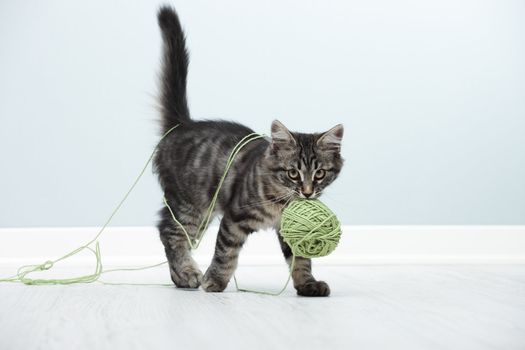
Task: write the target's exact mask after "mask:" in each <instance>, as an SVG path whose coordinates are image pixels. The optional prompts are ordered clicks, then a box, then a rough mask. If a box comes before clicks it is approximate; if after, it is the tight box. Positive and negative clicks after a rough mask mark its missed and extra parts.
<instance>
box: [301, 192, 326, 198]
mask: <svg viewBox="0 0 525 350" xmlns="http://www.w3.org/2000/svg"><path fill="white" fill-rule="evenodd" d="M298 194H299V198H304V199H315V198H318V197H319V196H320V195H321V192H317V191H312V192H303V191H299V192H298Z"/></svg>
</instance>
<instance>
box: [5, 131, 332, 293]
mask: <svg viewBox="0 0 525 350" xmlns="http://www.w3.org/2000/svg"><path fill="white" fill-rule="evenodd" d="M178 126H179V124H178V125H175V126H174V127H172V128H171V129H169V130H168V131H167V132H166V133H165V134H164V135H163V136H162V137H161V139H160V140H159V142H158V143H157V145H156V146H155V148H154V149H153V152H152V153H151V155H150V157H149V158H148V161H147V162H146V164H145V165H144V167H143V168H142V170H141V171H140V173H139V175H138V176H137V178H136V179H135V181H134V182H133V184H132V185H131V187H130V188H129V190H128V191H127V192H126V194H125V195H124V197H123V198H122V199H121V200H120V202H119V204H118V205H117V206H116V207H115V209H114V210H113V212H112V213H111V215H110V216H109V218H108V219H107V220H106V222H105V223H104V225H103V226H102V228H101V229H100V230H99V231H98V233H97V234H96V235H95V236H94V237H93V238H92V239H91V240H89V241H88V242H87V243H85V244H84V245H82V246H80V247H78V248H76V249H74V250H72V251H71V252H69V253H67V254H65V255H63V256H62V257H60V258H57V259H55V260H47V261H45V262H43V263H42V264H36V265H24V266H21V267H19V268H18V270H17V273H16V275H13V276H11V277H7V278H2V279H0V282H19V283H24V284H27V285H50V284H62V285H67V284H74V283H92V282H99V283H103V284H108V285H134V286H141V285H155V286H173V285H172V284H157V283H125V282H122V283H119V282H105V281H102V280H100V276H101V275H102V274H104V273H110V272H116V271H138V270H145V269H150V268H154V267H157V266H161V265H164V264H166V263H167V261H164V262H161V263H157V264H154V265H147V266H141V267H129V268H116V269H109V270H104V268H103V266H102V257H101V254H100V245H99V242H98V241H97V239H98V238H99V237H100V235H101V234H102V233H103V232H104V231H105V229H106V228H107V226H108V225H109V224H110V223H111V221H112V219H113V217H114V216H115V215H116V214H117V212H118V211H119V210H120V208H121V207H122V205H123V204H124V202H125V201H126V200H127V198H128V197H129V195H130V194H131V192H132V191H133V189H134V188H135V186H136V185H137V183H138V182H139V180H140V179H141V178H142V176H143V175H144V172H145V171H146V169H147V167H148V166H149V164H150V163H151V161H152V159H153V157H154V155H155V152H156V151H157V148H158V147H159V145H160V143H161V142H162V140H163V139H164V138H165V137H166V136H168V134H170V133H171V132H172V131H173V130H174V129H176V128H177V127H178ZM262 137H264V135H260V134H256V133H252V134H249V135H246V136H245V137H244V138H243V139H241V140H240V141H239V142H238V143H237V144H236V145H235V147H234V148H233V149H232V151H231V153H230V155H229V157H228V160H227V162H226V167H225V169H224V173H223V174H222V176H221V179H220V181H219V184H218V186H217V189H216V191H215V193H214V195H213V197H212V199H211V201H210V204H209V206H208V209H207V210H206V215H205V216H204V218H203V220H202V222H201V223H200V225H199V227H198V229H197V233H196V235H195V236H196V237H195V238H193V239H192V238H191V237H190V235H189V234H188V232H187V231H186V228H185V227H184V226H183V225H182V224H181V223H180V222H179V221H178V220H177V218H176V217H175V215H174V213H173V211H172V209H171V207H170V206H169V204H168V201H167V200H166V198H165V197H163V201H164V204H165V205H166V207H167V208H168V210H169V212H170V214H171V217H172V219H173V221H174V222H175V223H176V224H177V225H179V227H180V228H181V230H182V231H183V232H184V234H185V235H186V238H187V239H188V242H189V245H190V247H191V249H192V250H195V249H197V248H198V247H199V245H200V243H201V241H202V238H203V236H204V233H205V232H206V230H207V229H208V225H209V223H210V220H211V217H212V216H213V211H214V209H215V205H216V202H217V199H218V197H219V192H220V190H221V188H222V185H223V183H224V181H225V179H226V177H227V175H228V172H229V170H230V168H231V166H232V164H233V163H234V161H235V158H236V157H237V154H238V153H239V152H240V151H241V149H242V148H243V147H244V146H246V145H247V144H249V143H250V142H252V141H254V140H257V139H259V138H262ZM280 234H281V235H282V237H283V240H284V241H285V242H286V243H287V244H288V245H289V246H290V248H291V250H292V261H291V263H290V267H289V275H288V279H287V281H286V283H285V285H284V286H283V288H282V289H281V290H280V291H278V292H268V291H259V290H251V289H245V288H241V287H239V284H238V282H237V278H236V277H235V276H234V277H233V279H234V282H235V287H236V289H237V291H240V292H252V293H258V294H264V295H274V296H276V295H280V294H282V293H283V292H284V291H285V290H286V287H287V286H288V284H289V282H290V279H291V277H292V271H293V269H294V266H295V257H296V256H301V257H307V258H312V257H320V256H325V255H328V254H330V253H331V252H332V251H333V250H334V249H335V248H336V246H337V243H338V242H339V238H340V236H341V226H340V223H339V221H338V220H337V218H336V216H335V214H334V213H332V212H331V211H330V209H328V207H326V206H325V205H324V204H323V203H322V202H320V201H319V200H313V199H312V200H306V199H296V200H294V201H292V202H291V203H290V204H289V205H288V206H287V207H286V208H285V209H284V211H283V215H282V219H281V230H280ZM93 243H95V248H94V249H93V248H92V247H91V246H90V245H91V244H93ZM83 250H87V251H90V252H91V253H93V254H94V256H95V259H96V266H95V271H94V272H93V273H92V274H87V275H82V276H78V277H70V278H59V279H45V278H29V277H27V276H28V275H29V274H31V273H34V272H38V271H45V270H50V269H51V268H53V266H54V265H55V264H56V263H57V262H59V261H62V260H65V259H67V258H69V257H71V256H73V255H75V254H78V253H80V252H81V251H83Z"/></svg>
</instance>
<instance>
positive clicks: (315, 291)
mask: <svg viewBox="0 0 525 350" xmlns="http://www.w3.org/2000/svg"><path fill="white" fill-rule="evenodd" d="M297 294H298V295H302V296H304V297H327V296H329V295H330V287H329V286H328V284H327V283H326V282H323V281H311V282H307V283H305V284H303V285H301V286H298V287H297Z"/></svg>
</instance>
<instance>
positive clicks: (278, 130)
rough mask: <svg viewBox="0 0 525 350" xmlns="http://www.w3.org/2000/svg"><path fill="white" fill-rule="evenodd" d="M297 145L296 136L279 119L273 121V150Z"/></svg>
mask: <svg viewBox="0 0 525 350" xmlns="http://www.w3.org/2000/svg"><path fill="white" fill-rule="evenodd" d="M292 147H294V148H295V147H296V142H295V138H294V137H293V135H292V134H291V133H290V131H289V130H288V129H287V128H286V126H284V125H283V123H281V122H280V121H278V120H274V121H273V122H272V150H274V151H276V150H280V149H288V148H292Z"/></svg>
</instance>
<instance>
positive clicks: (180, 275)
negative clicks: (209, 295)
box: [170, 265, 202, 288]
mask: <svg viewBox="0 0 525 350" xmlns="http://www.w3.org/2000/svg"><path fill="white" fill-rule="evenodd" d="M170 273H171V280H172V281H173V283H175V285H176V286H177V287H178V288H199V286H200V284H201V280H202V272H201V271H200V270H199V268H198V267H195V266H192V265H189V266H186V267H184V268H182V269H180V271H175V270H174V269H173V268H171V269H170Z"/></svg>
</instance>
